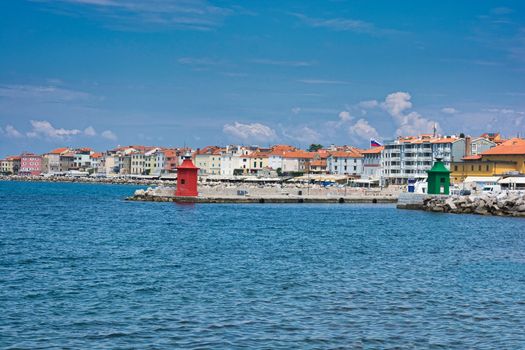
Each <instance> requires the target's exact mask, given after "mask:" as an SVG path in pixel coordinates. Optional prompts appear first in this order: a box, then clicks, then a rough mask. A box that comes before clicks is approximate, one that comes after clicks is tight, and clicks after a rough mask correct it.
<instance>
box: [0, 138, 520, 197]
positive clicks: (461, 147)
mask: <svg viewBox="0 0 525 350" xmlns="http://www.w3.org/2000/svg"><path fill="white" fill-rule="evenodd" d="M185 156H191V158H192V160H193V162H194V164H195V165H196V166H197V167H198V168H199V170H198V175H199V181H200V182H207V183H210V182H216V183H220V182H254V183H255V182H264V183H275V182H283V181H288V182H294V183H301V182H302V183H317V184H321V185H324V186H329V185H332V184H336V185H343V186H350V187H358V188H369V189H373V188H382V189H384V188H388V187H396V188H400V187H401V188H405V187H406V186H407V185H410V184H414V183H417V182H425V179H426V178H427V172H428V170H430V169H431V167H432V165H433V163H434V161H435V160H436V158H440V159H442V161H443V164H444V165H445V167H446V168H447V169H449V170H450V183H451V185H452V186H456V187H457V186H461V188H463V189H465V186H467V187H468V188H469V189H473V190H475V189H479V188H483V187H484V186H486V185H494V186H496V185H497V186H500V185H501V186H502V187H506V188H509V186H511V187H512V188H513V189H520V188H523V187H524V186H525V177H522V176H523V174H525V140H524V139H521V138H517V137H514V138H504V137H502V136H501V135H500V134H499V133H485V134H483V135H479V136H469V135H464V134H458V135H437V134H435V133H434V134H423V135H417V136H404V137H398V138H396V139H394V140H390V141H385V142H382V143H380V142H378V141H376V140H371V143H370V148H368V149H361V148H357V147H353V146H347V145H344V146H336V145H330V146H324V147H323V145H320V144H312V145H311V146H310V147H309V148H308V149H299V148H297V147H294V146H290V145H283V144H277V145H273V146H271V147H259V146H246V145H227V146H206V147H203V148H196V149H192V148H189V147H181V148H165V147H161V146H143V145H130V146H118V147H116V148H114V149H110V150H107V151H104V152H97V151H95V150H93V149H91V148H88V147H82V148H74V147H60V148H56V149H53V150H50V151H49V152H48V153H45V154H34V153H27V152H24V153H22V154H20V155H14V156H7V157H5V159H2V160H0V173H1V175H3V176H4V177H17V178H20V177H28V178H33V179H35V178H44V179H49V178H53V179H58V180H60V179H71V178H75V179H82V178H86V179H104V180H107V181H117V180H118V179H127V180H135V181H140V180H145V181H146V180H158V181H163V180H166V181H169V180H175V179H176V177H177V167H178V166H179V165H180V164H181V162H182V160H183V158H184V157H185ZM416 191H420V192H423V193H424V192H425V188H424V187H423V188H420V189H417V190H416Z"/></svg>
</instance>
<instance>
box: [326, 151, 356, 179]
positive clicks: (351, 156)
mask: <svg viewBox="0 0 525 350" xmlns="http://www.w3.org/2000/svg"><path fill="white" fill-rule="evenodd" d="M326 167H327V170H328V172H329V173H330V174H334V175H353V176H361V175H362V174H363V155H361V154H360V153H358V152H356V151H335V152H330V156H328V158H327V159H326Z"/></svg>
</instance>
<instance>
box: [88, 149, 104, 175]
mask: <svg viewBox="0 0 525 350" xmlns="http://www.w3.org/2000/svg"><path fill="white" fill-rule="evenodd" d="M89 157H90V160H91V169H92V171H93V173H95V174H98V173H99V172H100V169H101V164H102V160H103V155H102V153H100V152H93V153H91V154H90V156H89Z"/></svg>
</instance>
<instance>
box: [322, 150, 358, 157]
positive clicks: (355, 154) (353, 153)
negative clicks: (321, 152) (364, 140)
mask: <svg viewBox="0 0 525 350" xmlns="http://www.w3.org/2000/svg"><path fill="white" fill-rule="evenodd" d="M330 155H331V156H332V157H337V158H363V155H362V154H361V153H358V152H356V151H348V152H346V151H335V152H330Z"/></svg>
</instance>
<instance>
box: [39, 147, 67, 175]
mask: <svg viewBox="0 0 525 350" xmlns="http://www.w3.org/2000/svg"><path fill="white" fill-rule="evenodd" d="M68 152H70V150H69V148H68V147H61V148H56V149H54V150H52V151H51V152H49V153H46V154H44V155H43V156H42V171H43V172H44V173H47V174H56V173H60V172H62V171H65V170H62V167H61V162H60V157H61V156H62V154H65V153H68Z"/></svg>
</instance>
